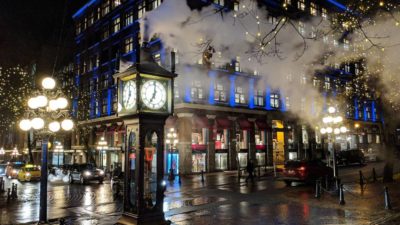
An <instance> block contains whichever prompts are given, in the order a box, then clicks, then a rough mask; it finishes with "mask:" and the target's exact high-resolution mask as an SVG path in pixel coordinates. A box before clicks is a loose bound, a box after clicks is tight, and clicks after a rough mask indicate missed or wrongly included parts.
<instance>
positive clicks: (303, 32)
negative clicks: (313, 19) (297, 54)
mask: <svg viewBox="0 0 400 225" xmlns="http://www.w3.org/2000/svg"><path fill="white" fill-rule="evenodd" d="M299 33H301V34H302V35H304V34H305V33H306V29H305V27H304V23H303V22H301V21H299Z"/></svg>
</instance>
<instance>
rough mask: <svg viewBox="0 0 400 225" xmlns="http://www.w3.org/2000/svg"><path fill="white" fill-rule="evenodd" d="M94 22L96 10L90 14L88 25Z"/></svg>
mask: <svg viewBox="0 0 400 225" xmlns="http://www.w3.org/2000/svg"><path fill="white" fill-rule="evenodd" d="M93 23H94V12H91V13H90V14H89V20H88V26H91V25H92V24H93Z"/></svg>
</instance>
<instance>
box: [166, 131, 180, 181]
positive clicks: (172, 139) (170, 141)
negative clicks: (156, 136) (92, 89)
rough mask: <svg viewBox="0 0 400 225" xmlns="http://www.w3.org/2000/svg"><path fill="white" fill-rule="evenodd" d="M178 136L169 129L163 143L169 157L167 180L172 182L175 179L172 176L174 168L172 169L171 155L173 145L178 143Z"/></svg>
mask: <svg viewBox="0 0 400 225" xmlns="http://www.w3.org/2000/svg"><path fill="white" fill-rule="evenodd" d="M177 137H178V135H177V134H176V132H175V129H174V128H171V129H170V130H169V132H168V133H167V138H166V139H165V143H166V144H167V145H169V157H170V163H169V176H168V180H170V181H173V180H174V179H175V175H174V168H172V153H173V151H174V149H175V145H176V144H177V143H178V138H177Z"/></svg>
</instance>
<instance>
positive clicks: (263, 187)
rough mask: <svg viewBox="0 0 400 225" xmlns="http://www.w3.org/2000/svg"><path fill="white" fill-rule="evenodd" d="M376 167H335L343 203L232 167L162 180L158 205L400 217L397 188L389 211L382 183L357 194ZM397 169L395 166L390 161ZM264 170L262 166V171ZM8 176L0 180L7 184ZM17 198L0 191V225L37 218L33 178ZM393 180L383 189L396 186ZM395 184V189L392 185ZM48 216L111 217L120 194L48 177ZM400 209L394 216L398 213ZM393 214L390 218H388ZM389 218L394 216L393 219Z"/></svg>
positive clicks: (302, 215) (284, 217)
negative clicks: (248, 177)
mask: <svg viewBox="0 0 400 225" xmlns="http://www.w3.org/2000/svg"><path fill="white" fill-rule="evenodd" d="M373 167H375V168H376V171H377V174H378V175H380V174H381V171H382V168H383V164H382V163H371V164H369V165H367V166H363V167H360V166H351V167H346V168H340V170H339V172H340V173H339V175H340V176H341V177H342V179H343V181H344V183H345V188H346V190H345V196H346V205H345V206H340V205H339V204H338V198H337V196H336V195H330V194H328V193H325V194H324V195H323V196H322V198H320V199H316V198H314V195H315V193H314V187H312V186H306V185H295V186H293V187H286V186H285V185H284V183H283V182H280V181H276V180H275V179H274V178H273V177H272V176H271V175H270V176H263V177H261V179H256V182H255V183H254V184H252V183H249V184H246V183H245V182H244V178H243V179H242V180H241V182H240V183H238V181H237V177H236V172H235V171H232V172H223V173H215V174H208V175H207V176H206V177H205V182H204V183H202V182H201V179H200V176H188V177H184V178H182V184H181V185H179V183H178V182H177V181H175V182H173V183H169V184H168V187H167V193H166V196H167V197H166V199H165V203H164V211H165V214H166V217H167V219H169V220H171V221H172V222H173V224H177V225H186V224H187V225H189V224H202V225H206V224H216V223H224V225H225V224H296V225H299V224H400V202H397V199H400V191H398V192H399V193H397V192H395V191H393V193H392V195H393V196H392V199H393V203H392V204H393V206H394V210H392V211H390V212H388V211H385V210H384V205H383V202H382V184H368V185H367V186H366V188H365V189H364V191H363V192H362V193H361V190H360V187H359V185H358V184H357V183H358V171H359V170H363V173H364V176H365V177H370V176H371V173H372V168H373ZM395 170H396V171H400V168H399V166H396V167H395ZM261 173H262V174H263V171H261ZM10 182H11V181H10V180H7V183H6V187H8V186H9V185H10ZM12 182H15V183H17V184H18V199H17V200H11V201H10V202H8V203H7V201H6V198H5V195H4V194H0V196H1V197H0V224H18V223H30V222H33V221H36V220H37V218H38V216H39V215H38V214H39V213H38V210H39V183H19V182H18V181H16V180H12ZM398 185H399V184H398V183H394V184H391V185H390V186H389V188H390V190H395V189H398ZM396 187H397V188H396ZM48 196H49V201H48V207H49V210H48V217H49V218H50V219H53V218H61V217H63V218H66V221H67V222H68V224H113V223H115V221H116V220H117V219H118V218H119V216H120V214H121V211H122V199H114V198H113V196H112V194H111V187H110V184H109V183H105V184H97V183H91V184H87V185H79V184H72V185H69V184H62V183H59V184H50V185H49V188H48ZM398 213H399V215H397V214H398ZM393 221H395V222H393ZM396 221H399V222H398V223H397V222H396Z"/></svg>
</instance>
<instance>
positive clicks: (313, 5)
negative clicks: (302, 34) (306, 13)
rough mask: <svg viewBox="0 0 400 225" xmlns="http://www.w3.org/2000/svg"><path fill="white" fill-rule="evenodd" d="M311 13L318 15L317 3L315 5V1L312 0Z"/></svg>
mask: <svg viewBox="0 0 400 225" xmlns="http://www.w3.org/2000/svg"><path fill="white" fill-rule="evenodd" d="M310 14H311V15H313V16H316V15H317V5H315V3H314V2H311V4H310Z"/></svg>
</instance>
